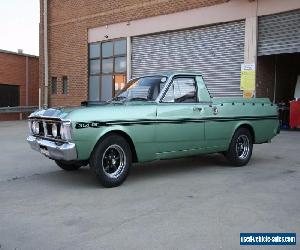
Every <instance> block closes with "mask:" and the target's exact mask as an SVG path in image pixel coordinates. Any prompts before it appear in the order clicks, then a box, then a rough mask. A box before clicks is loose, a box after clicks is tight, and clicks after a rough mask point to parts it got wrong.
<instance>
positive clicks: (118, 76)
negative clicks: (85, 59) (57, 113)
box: [89, 39, 127, 101]
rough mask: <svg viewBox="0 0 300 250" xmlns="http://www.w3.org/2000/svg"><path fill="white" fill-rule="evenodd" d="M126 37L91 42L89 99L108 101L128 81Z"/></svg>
mask: <svg viewBox="0 0 300 250" xmlns="http://www.w3.org/2000/svg"><path fill="white" fill-rule="evenodd" d="M126 46H127V45H126V39H115V40H111V41H104V42H98V43H91V44H89V100H90V101H107V100H109V99H111V98H112V97H114V96H115V95H116V94H117V93H118V92H119V91H120V90H121V89H122V88H123V87H124V86H125V83H126V71H127V60H126V57H127V55H126V52H127V47H126Z"/></svg>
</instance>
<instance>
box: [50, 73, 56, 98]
mask: <svg viewBox="0 0 300 250" xmlns="http://www.w3.org/2000/svg"><path fill="white" fill-rule="evenodd" d="M51 94H52V95H56V94H57V77H52V78H51Z"/></svg>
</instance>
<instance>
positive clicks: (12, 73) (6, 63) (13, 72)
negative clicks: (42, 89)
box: [0, 52, 39, 120]
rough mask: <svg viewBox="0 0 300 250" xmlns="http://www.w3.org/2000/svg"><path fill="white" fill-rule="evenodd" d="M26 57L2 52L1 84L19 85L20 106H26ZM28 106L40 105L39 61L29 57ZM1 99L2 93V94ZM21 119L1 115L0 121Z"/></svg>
mask: <svg viewBox="0 0 300 250" xmlns="http://www.w3.org/2000/svg"><path fill="white" fill-rule="evenodd" d="M26 57H27V56H25V55H18V54H15V53H7V52H0V84H11V85H18V86H19V91H20V99H19V104H20V106H26ZM28 71H29V74H28V106H37V105H38V88H39V59H38V57H34V56H28ZM0 98H1V93H0ZM15 119H19V114H7V115H4V114H0V120H15Z"/></svg>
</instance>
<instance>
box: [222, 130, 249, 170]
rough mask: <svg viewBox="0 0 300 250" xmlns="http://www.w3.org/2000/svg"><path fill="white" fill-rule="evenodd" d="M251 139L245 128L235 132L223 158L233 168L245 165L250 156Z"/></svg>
mask: <svg viewBox="0 0 300 250" xmlns="http://www.w3.org/2000/svg"><path fill="white" fill-rule="evenodd" d="M252 149H253V139H252V135H251V133H250V131H249V130H248V129H247V128H239V129H237V130H236V131H235V133H234V135H233V137H232V140H231V142H230V145H229V149H228V151H227V152H226V153H225V156H226V158H227V160H228V161H229V163H230V164H231V165H233V166H237V167H241V166H244V165H246V164H247V163H248V162H249V160H250V158H251V155H252Z"/></svg>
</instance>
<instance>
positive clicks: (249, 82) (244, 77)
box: [240, 63, 255, 91]
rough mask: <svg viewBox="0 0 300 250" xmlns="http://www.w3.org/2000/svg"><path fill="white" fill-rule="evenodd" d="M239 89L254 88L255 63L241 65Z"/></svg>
mask: <svg viewBox="0 0 300 250" xmlns="http://www.w3.org/2000/svg"><path fill="white" fill-rule="evenodd" d="M240 89H241V90H252V91H254V90H255V64H254V63H249V64H246V63H244V64H242V65H241V86H240Z"/></svg>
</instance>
